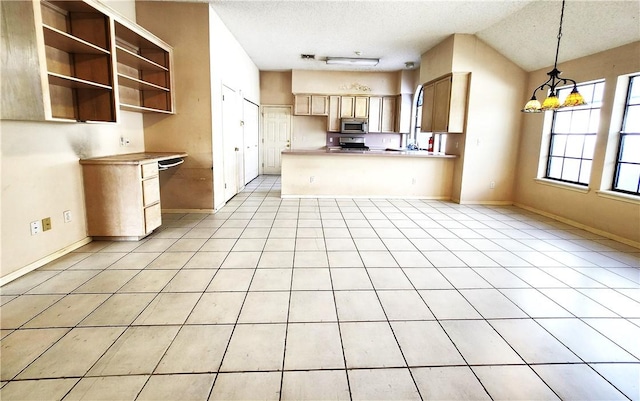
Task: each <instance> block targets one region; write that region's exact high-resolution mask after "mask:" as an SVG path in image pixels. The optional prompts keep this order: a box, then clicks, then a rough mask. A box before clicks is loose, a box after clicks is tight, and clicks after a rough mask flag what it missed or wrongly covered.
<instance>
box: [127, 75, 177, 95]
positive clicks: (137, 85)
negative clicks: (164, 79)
mask: <svg viewBox="0 0 640 401" xmlns="http://www.w3.org/2000/svg"><path fill="white" fill-rule="evenodd" d="M118 83H119V84H120V85H123V86H126V87H127V88H133V89H139V90H145V91H159V92H169V88H165V87H162V86H159V85H154V84H152V83H150V82H146V81H143V80H140V79H137V78H133V77H129V76H127V75H124V74H118Z"/></svg>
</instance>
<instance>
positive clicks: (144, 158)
mask: <svg viewBox="0 0 640 401" xmlns="http://www.w3.org/2000/svg"><path fill="white" fill-rule="evenodd" d="M180 157H187V154H186V153H184V152H140V153H126V154H121V155H111V156H102V157H92V158H88V159H80V164H142V163H149V162H153V161H155V162H159V161H162V160H169V159H177V158H180Z"/></svg>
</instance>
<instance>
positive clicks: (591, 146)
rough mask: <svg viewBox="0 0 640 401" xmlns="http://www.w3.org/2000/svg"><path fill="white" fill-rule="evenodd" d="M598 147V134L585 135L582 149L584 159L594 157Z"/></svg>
mask: <svg viewBox="0 0 640 401" xmlns="http://www.w3.org/2000/svg"><path fill="white" fill-rule="evenodd" d="M595 148H596V136H595V135H587V136H585V137H584V149H583V150H582V158H583V159H593V152H594V150H595Z"/></svg>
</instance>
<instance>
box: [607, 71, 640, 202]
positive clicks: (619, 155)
mask: <svg viewBox="0 0 640 401" xmlns="http://www.w3.org/2000/svg"><path fill="white" fill-rule="evenodd" d="M636 79H637V80H636ZM634 83H635V84H636V85H640V74H635V75H631V76H629V85H628V86H627V96H626V100H625V104H624V114H623V117H622V124H621V126H620V134H619V136H618V151H617V152H616V166H615V169H614V172H613V181H612V183H611V190H612V191H614V192H617V193H623V194H627V195H632V196H640V178H639V179H638V185H637V186H636V191H635V192H633V191H628V190H625V189H619V188H616V187H617V185H618V178H619V176H620V165H621V164H633V165H640V162H625V161H622V160H621V158H622V153H623V150H624V141H625V138H627V137H628V136H640V132H631V131H626V130H625V126H626V123H627V117H628V113H629V106H638V105H640V101H638V102H637V103H633V104H631V91H632V89H633V84H634Z"/></svg>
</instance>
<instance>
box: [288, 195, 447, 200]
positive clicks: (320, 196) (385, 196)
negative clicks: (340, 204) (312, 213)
mask: <svg viewBox="0 0 640 401" xmlns="http://www.w3.org/2000/svg"><path fill="white" fill-rule="evenodd" d="M280 197H281V198H282V199H409V200H421V199H424V200H447V201H448V200H451V198H450V197H448V196H388V195H384V196H383V195H380V196H364V195H363V196H352V195H281V196H280Z"/></svg>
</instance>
